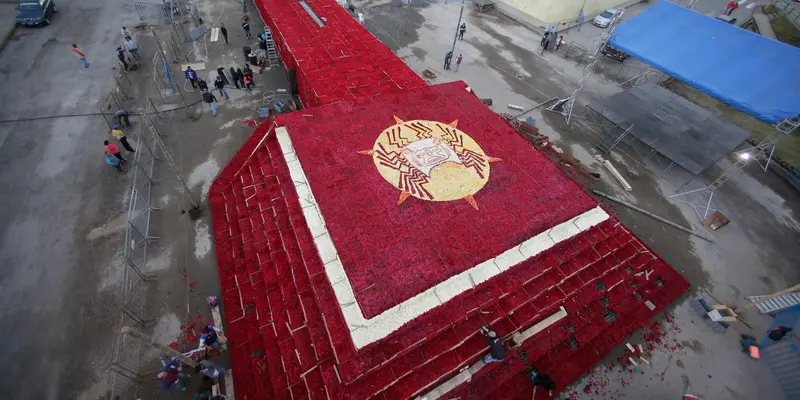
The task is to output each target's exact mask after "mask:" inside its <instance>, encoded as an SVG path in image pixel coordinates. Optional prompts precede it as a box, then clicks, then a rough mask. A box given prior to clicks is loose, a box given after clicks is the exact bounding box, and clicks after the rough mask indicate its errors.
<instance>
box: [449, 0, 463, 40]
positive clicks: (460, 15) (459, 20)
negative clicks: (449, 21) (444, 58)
mask: <svg viewBox="0 0 800 400" xmlns="http://www.w3.org/2000/svg"><path fill="white" fill-rule="evenodd" d="M463 15H464V0H461V12H460V13H458V24H456V35H455V36H453V47H452V48H451V49H450V52H451V53H454V52H455V51H456V41H457V40H458V30H459V28H461V17H462V16H463Z"/></svg>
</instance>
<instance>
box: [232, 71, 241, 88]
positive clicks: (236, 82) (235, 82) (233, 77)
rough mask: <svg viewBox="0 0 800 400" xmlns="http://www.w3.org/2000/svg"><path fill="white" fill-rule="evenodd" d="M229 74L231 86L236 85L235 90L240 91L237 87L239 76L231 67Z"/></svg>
mask: <svg viewBox="0 0 800 400" xmlns="http://www.w3.org/2000/svg"><path fill="white" fill-rule="evenodd" d="M230 72H231V79H233V84H234V85H236V88H237V89H241V87H240V86H239V74H238V73H237V72H236V70H235V69H234V68H233V67H231V70H230Z"/></svg>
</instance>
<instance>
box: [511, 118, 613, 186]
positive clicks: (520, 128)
mask: <svg viewBox="0 0 800 400" xmlns="http://www.w3.org/2000/svg"><path fill="white" fill-rule="evenodd" d="M500 115H501V116H503V118H505V119H506V120H507V121H508V123H509V124H511V126H512V127H513V128H514V129H516V130H517V132H519V133H521V134H522V135H523V136H525V137H527V138H528V140H532V141H533V144H534V145H535V146H536V147H539V148H541V149H543V150H552V151H549V152H548V153H551V154H552V155H554V156H555V157H556V158H557V159H558V162H559V163H560V164H562V165H565V166H568V167H571V168H574V172H575V173H576V174H577V175H580V176H582V177H584V178H585V179H588V180H589V182H595V181H597V180H598V179H599V178H600V174H598V173H595V172H592V171H591V170H589V169H588V168H586V166H585V165H583V163H581V162H580V160H578V159H577V158H575V157H573V156H571V155H569V154H567V153H565V152H564V150H562V149H559V148H557V147H555V146H552V145H551V144H550V138H549V137H547V136H545V135H542V134H541V133H539V128H537V127H535V126H533V125H531V124H529V123H527V122H524V121H520V120H518V119H514V118H513V117H511V116H510V115H508V114H500Z"/></svg>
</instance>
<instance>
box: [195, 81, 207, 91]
mask: <svg viewBox="0 0 800 400" xmlns="http://www.w3.org/2000/svg"><path fill="white" fill-rule="evenodd" d="M197 87H198V88H199V89H200V90H201V91H203V92H207V91H208V83H206V81H205V80H203V79H200V80H198V81H197Z"/></svg>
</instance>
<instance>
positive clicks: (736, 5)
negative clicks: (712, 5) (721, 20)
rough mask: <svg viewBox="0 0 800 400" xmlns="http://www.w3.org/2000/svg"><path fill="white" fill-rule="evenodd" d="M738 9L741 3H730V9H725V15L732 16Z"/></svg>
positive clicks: (733, 0) (733, 1)
mask: <svg viewBox="0 0 800 400" xmlns="http://www.w3.org/2000/svg"><path fill="white" fill-rule="evenodd" d="M737 8H739V3H737V2H736V1H735V0H732V1H731V2H730V3H728V7H727V8H725V15H731V13H733V11H734V10H736V9H737Z"/></svg>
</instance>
